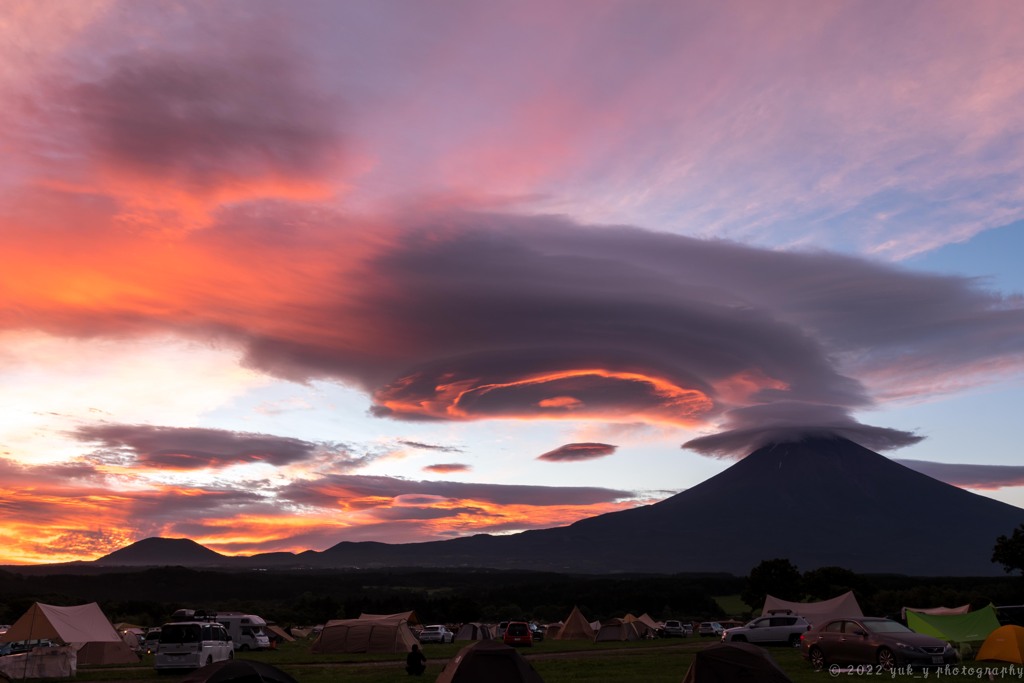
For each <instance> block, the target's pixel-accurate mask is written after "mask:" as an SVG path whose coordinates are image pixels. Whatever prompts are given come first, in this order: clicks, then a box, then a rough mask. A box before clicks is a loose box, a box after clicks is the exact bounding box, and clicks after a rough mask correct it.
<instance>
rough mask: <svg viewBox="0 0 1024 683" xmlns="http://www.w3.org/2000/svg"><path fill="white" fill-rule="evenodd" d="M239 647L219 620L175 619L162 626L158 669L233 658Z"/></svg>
mask: <svg viewBox="0 0 1024 683" xmlns="http://www.w3.org/2000/svg"><path fill="white" fill-rule="evenodd" d="M234 656H235V648H234V646H233V645H232V644H231V638H229V637H228V632H227V630H225V628H224V626H223V625H222V624H218V623H217V622H215V621H175V622H171V623H170V624H164V625H163V626H161V627H160V645H159V647H157V650H156V663H155V665H154V667H155V668H156V670H157V671H172V670H175V669H178V670H183V669H198V668H199V667H201V666H206V665H207V664H213V663H214V662H220V661H223V660H225V659H233V658H234Z"/></svg>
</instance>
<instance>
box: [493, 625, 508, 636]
mask: <svg viewBox="0 0 1024 683" xmlns="http://www.w3.org/2000/svg"><path fill="white" fill-rule="evenodd" d="M507 628H508V622H507V621H500V622H498V628H497V630H496V631H495V632H494V638H495V639H496V640H503V639H504V638H505V629H507Z"/></svg>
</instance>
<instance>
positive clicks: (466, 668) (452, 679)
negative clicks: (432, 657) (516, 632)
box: [437, 640, 544, 683]
mask: <svg viewBox="0 0 1024 683" xmlns="http://www.w3.org/2000/svg"><path fill="white" fill-rule="evenodd" d="M481 681H486V682H487V683H544V679H543V678H541V677H540V674H539V673H537V672H536V670H534V668H533V666H531V665H530V663H529V662H528V661H526V660H525V659H523V658H522V657H521V656H520V655H519V653H518V652H516V650H515V648H512V647H509V646H508V645H505V644H503V643H497V642H495V641H493V640H479V641H477V642H475V643H471V644H470V645H467V646H465V647H464V648H462V649H461V650H459V653H458V654H457V655H455V657H453V658H452V659H451V660H450V661H449V662H448V663H447V664H445V667H444V670H443V671H442V672H441V675H440V676H438V677H437V683H480V682H481Z"/></svg>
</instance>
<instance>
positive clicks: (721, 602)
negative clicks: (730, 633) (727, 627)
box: [711, 595, 760, 619]
mask: <svg viewBox="0 0 1024 683" xmlns="http://www.w3.org/2000/svg"><path fill="white" fill-rule="evenodd" d="M711 599H712V600H714V601H715V602H717V603H718V606H719V607H721V608H722V611H723V612H725V613H726V614H728V615H729V617H730V618H734V619H735V618H738V617H739V616H740V615H741V614H748V613H751V612H753V611H754V610H753V608H752V607H750V605H748V604H747V603H745V602H743V600H741V599H740V596H739V595H716V596H714V597H713V598H711ZM759 611H760V608H759Z"/></svg>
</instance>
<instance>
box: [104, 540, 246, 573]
mask: <svg viewBox="0 0 1024 683" xmlns="http://www.w3.org/2000/svg"><path fill="white" fill-rule="evenodd" d="M230 560H231V558H229V557H227V556H226V555H221V554H220V553H218V552H214V551H213V550H210V549H209V548H207V547H205V546H202V545H200V544H198V543H196V542H195V541H192V540H189V539H187V538H145V539H143V540H141V541H137V542H135V543H132V544H131V545H129V546H126V547H124V548H121V549H120V550H115V551H114V552H112V553H110V554H109V555H104V556H103V557H101V558H99V559H98V560H95V562H94V564H99V565H109V566H111V567H157V566H177V565H180V566H182V567H215V566H220V565H224V564H226V563H227V562H229V561H230Z"/></svg>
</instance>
